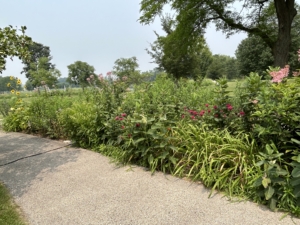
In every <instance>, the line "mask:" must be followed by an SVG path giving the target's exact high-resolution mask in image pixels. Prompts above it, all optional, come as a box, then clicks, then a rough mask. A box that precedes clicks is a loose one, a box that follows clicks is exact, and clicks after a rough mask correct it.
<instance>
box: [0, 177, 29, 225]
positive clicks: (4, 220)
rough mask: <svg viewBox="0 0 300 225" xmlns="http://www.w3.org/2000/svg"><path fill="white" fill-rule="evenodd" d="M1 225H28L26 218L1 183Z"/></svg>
mask: <svg viewBox="0 0 300 225" xmlns="http://www.w3.org/2000/svg"><path fill="white" fill-rule="evenodd" d="M0 224H3V225H4V224H6V225H23V224H24V225H25V224H28V223H27V222H26V220H25V218H24V217H23V216H22V215H21V211H20V209H19V207H18V206H17V205H16V204H15V203H14V202H13V200H12V197H11V196H10V194H9V192H8V190H7V189H6V188H5V186H4V185H3V184H2V183H0Z"/></svg>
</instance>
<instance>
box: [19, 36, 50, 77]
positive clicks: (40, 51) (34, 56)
mask: <svg viewBox="0 0 300 225" xmlns="http://www.w3.org/2000/svg"><path fill="white" fill-rule="evenodd" d="M28 51H29V52H30V59H28V60H24V59H23V60H22V62H23V64H24V67H23V71H22V73H25V76H26V77H27V78H28V79H30V80H31V74H30V72H29V70H32V66H31V64H32V63H34V64H36V65H37V64H38V63H39V59H40V58H42V57H45V58H48V61H47V63H46V64H44V65H43V67H44V69H45V70H47V71H50V70H54V69H55V65H54V64H52V63H51V62H50V61H51V59H52V56H51V55H50V48H49V47H48V46H44V45H42V44H40V43H37V42H31V44H30V45H29V46H28Z"/></svg>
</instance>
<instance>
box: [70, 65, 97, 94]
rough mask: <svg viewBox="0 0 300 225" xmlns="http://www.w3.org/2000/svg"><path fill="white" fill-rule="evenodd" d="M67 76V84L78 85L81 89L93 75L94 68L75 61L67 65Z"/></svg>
mask: <svg viewBox="0 0 300 225" xmlns="http://www.w3.org/2000/svg"><path fill="white" fill-rule="evenodd" d="M68 69H69V74H68V79H67V82H69V83H70V84H72V83H73V84H76V85H80V86H81V87H82V89H84V88H85V87H86V86H88V84H89V83H88V80H87V79H88V78H90V76H91V75H95V68H94V67H93V66H91V65H89V64H88V63H86V62H81V61H76V62H75V63H73V64H70V65H68Z"/></svg>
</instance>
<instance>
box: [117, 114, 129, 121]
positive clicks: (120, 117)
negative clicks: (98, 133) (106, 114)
mask: <svg viewBox="0 0 300 225" xmlns="http://www.w3.org/2000/svg"><path fill="white" fill-rule="evenodd" d="M126 116H127V114H126V113H122V114H121V115H120V116H116V118H115V120H119V121H122V120H124V118H125V117H126Z"/></svg>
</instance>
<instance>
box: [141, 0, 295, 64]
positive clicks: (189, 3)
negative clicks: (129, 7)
mask: <svg viewBox="0 0 300 225" xmlns="http://www.w3.org/2000/svg"><path fill="white" fill-rule="evenodd" d="M238 2H239V1H213V0H205V1H199V0H186V1H182V0H168V1H167V0H164V1H156V0H142V1H141V8H140V11H141V13H142V15H141V17H140V22H141V23H142V24H149V23H150V22H153V20H154V19H155V17H156V16H157V15H161V13H162V11H163V8H164V6H165V5H167V4H168V5H170V6H171V8H172V9H173V11H174V12H175V15H176V29H175V31H174V32H175V34H176V36H177V37H178V39H177V40H178V41H179V40H180V41H181V43H182V45H183V46H184V49H185V50H188V49H189V48H190V47H191V46H192V45H193V43H195V42H197V40H198V38H199V36H201V35H203V33H204V30H205V29H206V28H207V26H208V25H209V24H210V23H214V24H215V25H216V27H217V29H218V30H222V31H223V32H224V33H226V34H227V36H229V35H232V34H233V33H236V32H239V31H245V32H247V33H249V34H253V35H255V36H259V37H261V38H262V40H263V41H264V42H265V43H266V44H267V45H268V46H269V47H270V48H271V49H272V54H273V56H274V64H275V65H276V66H281V67H283V66H284V65H285V63H286V62H287V61H288V60H287V59H288V53H289V47H290V43H291V35H290V32H291V26H292V22H293V19H294V17H295V16H296V14H297V9H296V5H295V0H290V1H288V3H287V2H286V1H282V0H274V6H275V10H276V16H275V17H276V20H277V21H278V23H275V24H276V25H275V26H276V28H275V29H274V26H268V25H269V24H270V23H269V21H268V18H269V17H268V16H266V14H267V13H269V6H270V4H271V2H272V1H270V0H266V1H258V2H257V1H247V2H245V3H244V5H243V7H245V8H247V10H246V11H245V10H243V12H242V13H241V12H240V9H239V8H238V7H237V6H236V5H238V4H235V3H238ZM273 30H278V34H276V37H280V38H274V36H273V35H269V34H273V32H272V31H273Z"/></svg>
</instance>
